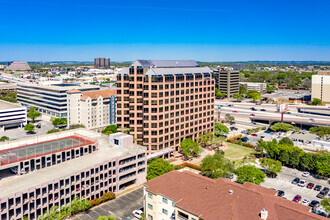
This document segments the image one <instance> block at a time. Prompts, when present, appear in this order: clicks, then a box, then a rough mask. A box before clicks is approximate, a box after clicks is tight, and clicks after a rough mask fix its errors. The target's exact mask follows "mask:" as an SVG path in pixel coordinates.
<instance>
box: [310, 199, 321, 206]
mask: <svg viewBox="0 0 330 220" xmlns="http://www.w3.org/2000/svg"><path fill="white" fill-rule="evenodd" d="M309 206H310V207H312V208H314V207H315V208H318V207H319V206H320V202H319V201H316V200H312V201H311V203H309Z"/></svg>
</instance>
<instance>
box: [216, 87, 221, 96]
mask: <svg viewBox="0 0 330 220" xmlns="http://www.w3.org/2000/svg"><path fill="white" fill-rule="evenodd" d="M220 96H221V92H220V90H219V89H218V88H215V97H217V98H220Z"/></svg>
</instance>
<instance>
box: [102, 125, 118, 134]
mask: <svg viewBox="0 0 330 220" xmlns="http://www.w3.org/2000/svg"><path fill="white" fill-rule="evenodd" d="M116 132H117V125H108V126H107V127H106V128H105V129H104V130H103V131H102V134H106V135H109V134H113V133H116Z"/></svg>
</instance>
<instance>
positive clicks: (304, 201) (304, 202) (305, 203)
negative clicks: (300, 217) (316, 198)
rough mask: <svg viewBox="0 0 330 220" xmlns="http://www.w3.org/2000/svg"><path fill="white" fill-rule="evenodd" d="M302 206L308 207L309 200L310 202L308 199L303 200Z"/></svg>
mask: <svg viewBox="0 0 330 220" xmlns="http://www.w3.org/2000/svg"><path fill="white" fill-rule="evenodd" d="M301 204H302V205H308V204H309V200H308V199H303V200H302V201H301Z"/></svg>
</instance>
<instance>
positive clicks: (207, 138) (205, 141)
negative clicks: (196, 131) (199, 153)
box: [197, 131, 214, 147]
mask: <svg viewBox="0 0 330 220" xmlns="http://www.w3.org/2000/svg"><path fill="white" fill-rule="evenodd" d="M213 139H214V135H213V134H212V132H211V131H206V132H204V134H200V135H199V136H198V138H197V142H198V143H199V144H200V145H202V147H207V146H210V145H211V144H212V143H213Z"/></svg>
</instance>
